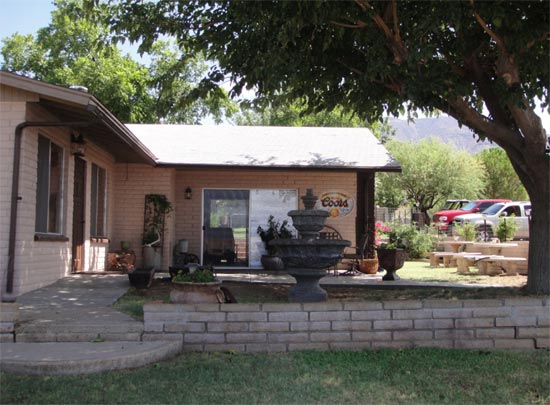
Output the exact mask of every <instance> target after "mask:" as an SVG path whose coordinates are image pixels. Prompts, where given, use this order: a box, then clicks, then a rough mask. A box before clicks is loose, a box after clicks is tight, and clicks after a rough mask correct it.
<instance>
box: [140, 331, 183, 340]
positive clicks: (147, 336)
mask: <svg viewBox="0 0 550 405" xmlns="http://www.w3.org/2000/svg"><path fill="white" fill-rule="evenodd" d="M141 340H143V341H144V342H150V341H157V340H169V341H180V342H183V333H144V334H143V335H142V336H141Z"/></svg>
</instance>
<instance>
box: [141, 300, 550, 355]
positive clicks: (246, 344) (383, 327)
mask: <svg viewBox="0 0 550 405" xmlns="http://www.w3.org/2000/svg"><path fill="white" fill-rule="evenodd" d="M549 306H550V299H548V298H540V299H538V298H517V299H489V300H452V301H445V300H424V301H378V302H348V303H343V302H342V303H314V304H222V305H215V304H212V305H210V304H204V305H179V304H155V303H152V304H146V305H145V306H144V313H145V329H144V331H145V332H144V335H143V340H160V339H164V340H167V339H173V340H182V341H183V347H184V350H187V351H236V352H267V351H278V352H285V351H292V350H305V349H319V350H337V349H350V350H358V349H377V348H383V347H392V348H406V347H441V348H460V349H462V348H467V349H493V348H496V349H535V348H549V347H550V311H549V309H550V308H549Z"/></svg>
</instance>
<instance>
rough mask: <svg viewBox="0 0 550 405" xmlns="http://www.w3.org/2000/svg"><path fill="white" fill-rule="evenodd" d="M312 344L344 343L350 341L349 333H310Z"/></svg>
mask: <svg viewBox="0 0 550 405" xmlns="http://www.w3.org/2000/svg"><path fill="white" fill-rule="evenodd" d="M310 340H311V341H312V342H346V341H350V340H351V333H350V332H311V334H310Z"/></svg>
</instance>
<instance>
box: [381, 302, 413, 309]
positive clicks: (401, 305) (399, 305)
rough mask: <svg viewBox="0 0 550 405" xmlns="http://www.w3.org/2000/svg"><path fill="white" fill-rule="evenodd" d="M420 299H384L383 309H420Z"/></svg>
mask: <svg viewBox="0 0 550 405" xmlns="http://www.w3.org/2000/svg"><path fill="white" fill-rule="evenodd" d="M420 308H422V301H416V300H415V301H412V300H411V301H384V309H420Z"/></svg>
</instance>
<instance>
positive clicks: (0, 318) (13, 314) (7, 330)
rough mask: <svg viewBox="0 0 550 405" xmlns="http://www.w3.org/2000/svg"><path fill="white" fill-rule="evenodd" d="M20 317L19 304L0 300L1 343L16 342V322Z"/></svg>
mask: <svg viewBox="0 0 550 405" xmlns="http://www.w3.org/2000/svg"><path fill="white" fill-rule="evenodd" d="M18 319H19V304H16V303H5V302H0V343H13V342H15V324H16V323H17V320H18Z"/></svg>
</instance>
